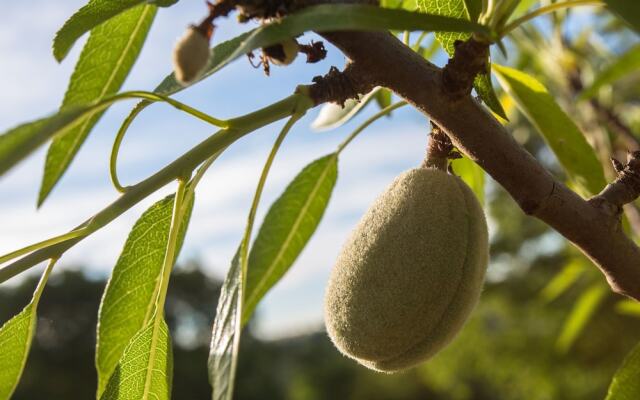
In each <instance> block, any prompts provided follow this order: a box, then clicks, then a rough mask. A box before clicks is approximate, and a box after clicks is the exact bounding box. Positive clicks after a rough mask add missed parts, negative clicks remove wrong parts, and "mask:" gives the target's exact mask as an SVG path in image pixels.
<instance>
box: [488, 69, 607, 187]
mask: <svg viewBox="0 0 640 400" xmlns="http://www.w3.org/2000/svg"><path fill="white" fill-rule="evenodd" d="M493 70H494V71H495V72H496V74H497V76H498V79H499V80H500V82H501V84H502V87H504V88H505V90H506V91H507V92H508V93H509V95H511V97H513V99H514V100H515V101H516V103H517V105H518V107H519V108H520V110H521V111H522V112H523V113H524V114H525V115H526V116H527V118H528V119H529V120H530V121H531V123H532V124H533V125H534V126H535V127H536V128H537V130H538V131H539V132H540V133H541V134H542V136H543V137H544V139H545V141H546V142H547V144H548V145H549V147H550V148H551V150H552V151H553V152H554V153H555V155H556V157H557V158H558V161H560V164H562V166H563V168H564V169H565V171H566V172H567V174H568V175H569V177H570V179H571V181H572V182H573V183H575V184H576V185H577V186H578V188H580V189H581V190H582V191H583V194H590V195H593V194H596V193H598V192H599V191H600V190H602V188H604V186H605V185H606V181H605V178H604V172H603V171H602V166H601V164H600V162H599V161H598V158H597V157H596V154H595V152H594V150H593V148H592V147H591V146H590V145H589V143H587V140H586V139H585V137H584V135H583V134H582V132H581V131H580V129H579V128H578V127H577V126H576V124H575V123H574V122H573V121H572V120H571V118H569V116H568V115H567V114H566V113H565V112H564V111H563V110H562V108H560V106H559V105H558V104H557V103H556V101H555V99H554V98H553V96H551V94H549V92H548V91H547V89H546V88H545V87H544V86H543V85H542V83H540V82H539V81H537V80H536V79H535V78H533V77H531V76H529V75H527V74H525V73H524V72H521V71H518V70H515V69H513V68H509V67H505V66H500V65H496V64H494V65H493Z"/></svg>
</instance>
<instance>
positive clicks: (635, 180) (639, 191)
mask: <svg viewBox="0 0 640 400" xmlns="http://www.w3.org/2000/svg"><path fill="white" fill-rule="evenodd" d="M611 162H612V163H613V167H614V169H615V170H616V172H617V174H618V177H617V178H616V179H615V181H613V182H612V183H610V184H608V185H607V186H606V187H605V188H604V189H603V190H602V192H600V194H598V195H597V196H595V197H592V198H591V199H589V202H590V203H591V204H592V205H594V206H596V207H598V208H602V209H603V210H604V211H605V212H607V213H610V214H613V215H619V214H621V213H622V206H624V205H625V204H628V203H631V202H633V201H635V200H636V199H637V198H638V197H639V196H640V151H633V152H629V153H628V154H627V162H626V164H623V163H622V162H620V161H618V160H616V159H614V158H612V159H611Z"/></svg>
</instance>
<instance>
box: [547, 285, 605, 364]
mask: <svg viewBox="0 0 640 400" xmlns="http://www.w3.org/2000/svg"><path fill="white" fill-rule="evenodd" d="M607 292H608V290H607V288H606V287H605V286H604V285H602V284H600V283H598V284H595V285H594V286H591V287H590V288H588V289H587V290H586V291H585V292H584V293H582V295H581V296H580V297H579V298H578V300H577V301H576V304H575V305H574V306H573V309H572V310H571V313H570V314H569V316H568V317H567V319H566V321H565V323H564V326H563V327H562V331H561V332H560V335H559V336H558V340H557V342H556V345H557V347H558V349H559V350H560V351H562V352H566V351H568V350H569V348H570V347H571V346H572V345H573V343H574V342H575V341H576V339H577V338H578V337H579V336H580V333H582V331H583V330H584V328H585V327H586V326H587V324H588V323H589V321H590V320H591V317H593V315H594V314H595V312H596V311H598V308H599V307H600V305H601V304H602V302H603V301H604V299H605V298H606V296H607Z"/></svg>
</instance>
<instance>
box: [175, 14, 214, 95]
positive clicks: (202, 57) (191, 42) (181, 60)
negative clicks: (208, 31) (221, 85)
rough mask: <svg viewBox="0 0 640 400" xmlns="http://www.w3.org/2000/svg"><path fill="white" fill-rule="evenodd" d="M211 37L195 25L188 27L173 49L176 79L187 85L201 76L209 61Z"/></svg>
mask: <svg viewBox="0 0 640 400" xmlns="http://www.w3.org/2000/svg"><path fill="white" fill-rule="evenodd" d="M209 56H210V52H209V39H207V37H206V36H205V35H204V34H203V33H202V32H200V31H198V30H197V29H196V28H195V27H193V26H191V27H189V28H187V31H186V32H185V33H184V35H182V37H181V38H180V39H178V42H177V43H176V45H175V47H174V49H173V72H174V74H175V76H176V80H177V81H178V82H179V83H181V84H183V85H187V84H189V83H191V82H193V81H195V80H196V79H198V78H199V77H200V75H201V74H202V72H203V71H204V69H205V67H206V66H207V63H208V61H209Z"/></svg>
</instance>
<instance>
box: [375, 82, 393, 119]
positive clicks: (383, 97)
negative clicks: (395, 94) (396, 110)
mask: <svg viewBox="0 0 640 400" xmlns="http://www.w3.org/2000/svg"><path fill="white" fill-rule="evenodd" d="M375 98H376V104H378V107H379V108H380V109H381V110H382V109H383V108H386V107H389V106H390V105H391V91H390V90H389V89H384V88H381V89H380V90H379V91H377V92H376V96H375ZM389 115H391V114H389Z"/></svg>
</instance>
